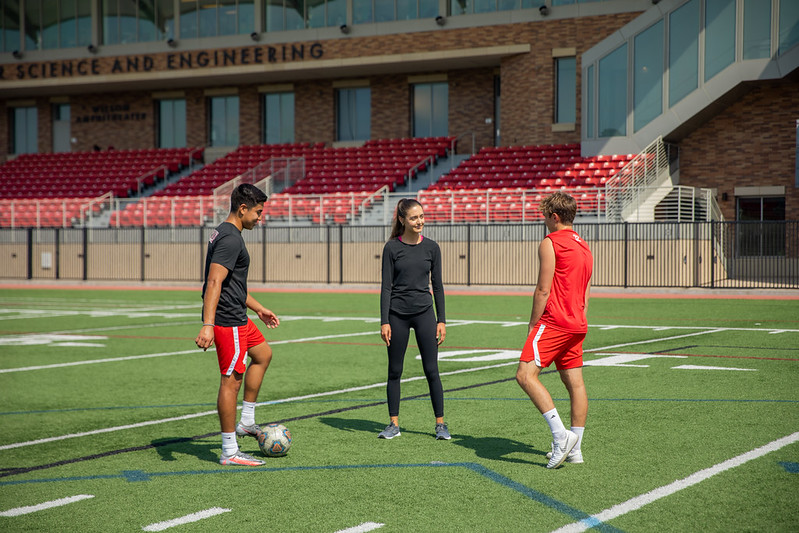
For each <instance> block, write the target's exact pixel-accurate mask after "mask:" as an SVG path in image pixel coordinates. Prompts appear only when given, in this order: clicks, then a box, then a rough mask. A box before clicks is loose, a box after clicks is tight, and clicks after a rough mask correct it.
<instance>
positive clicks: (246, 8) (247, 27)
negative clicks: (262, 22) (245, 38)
mask: <svg viewBox="0 0 799 533" xmlns="http://www.w3.org/2000/svg"><path fill="white" fill-rule="evenodd" d="M237 16H238V22H239V27H238V32H239V33H240V34H244V35H248V34H250V33H252V32H253V31H255V5H254V4H253V2H252V1H251V0H245V1H240V2H239V8H238V10H237Z"/></svg>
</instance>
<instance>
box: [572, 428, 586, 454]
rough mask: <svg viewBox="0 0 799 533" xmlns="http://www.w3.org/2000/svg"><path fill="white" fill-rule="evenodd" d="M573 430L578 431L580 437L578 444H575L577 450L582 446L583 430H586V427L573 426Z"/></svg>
mask: <svg viewBox="0 0 799 533" xmlns="http://www.w3.org/2000/svg"><path fill="white" fill-rule="evenodd" d="M572 431H573V432H574V433H576V434H577V437H578V439H577V444H575V445H574V449H575V450H579V449H580V446H581V445H582V443H583V431H585V428H584V427H582V428H581V427H576V426H572Z"/></svg>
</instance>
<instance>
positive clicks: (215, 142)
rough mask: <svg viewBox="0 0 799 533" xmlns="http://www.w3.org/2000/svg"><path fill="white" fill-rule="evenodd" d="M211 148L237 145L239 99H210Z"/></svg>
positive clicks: (223, 97)
mask: <svg viewBox="0 0 799 533" xmlns="http://www.w3.org/2000/svg"><path fill="white" fill-rule="evenodd" d="M210 107H211V120H210V123H211V146H236V145H238V144H239V97H238V96H217V97H214V98H211V106H210Z"/></svg>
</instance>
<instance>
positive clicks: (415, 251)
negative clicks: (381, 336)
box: [380, 237, 446, 324]
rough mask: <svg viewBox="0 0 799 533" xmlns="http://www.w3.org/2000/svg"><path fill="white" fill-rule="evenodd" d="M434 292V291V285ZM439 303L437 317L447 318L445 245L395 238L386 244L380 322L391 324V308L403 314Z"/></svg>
mask: <svg viewBox="0 0 799 533" xmlns="http://www.w3.org/2000/svg"><path fill="white" fill-rule="evenodd" d="M431 284H432V286H433V296H431V295H430V285H431ZM433 297H435V304H436V320H437V321H438V322H446V316H445V314H444V284H443V282H442V281H441V249H440V248H439V247H438V244H436V242H435V241H434V240H433V239H428V238H426V237H425V238H423V239H422V241H421V242H420V243H418V244H406V243H404V242H402V241H400V240H399V239H391V240H390V241H388V242H387V243H386V245H385V246H384V247H383V281H382V287H381V291H380V323H381V324H388V313H389V310H391V311H393V312H395V313H400V314H403V315H412V314H417V313H421V312H422V311H426V310H427V309H428V308H429V307H430V306H431V305H433Z"/></svg>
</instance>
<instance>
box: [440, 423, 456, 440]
mask: <svg viewBox="0 0 799 533" xmlns="http://www.w3.org/2000/svg"><path fill="white" fill-rule="evenodd" d="M451 438H452V437H451V436H450V434H449V430H448V429H447V425H446V424H436V440H449V439H451Z"/></svg>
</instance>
